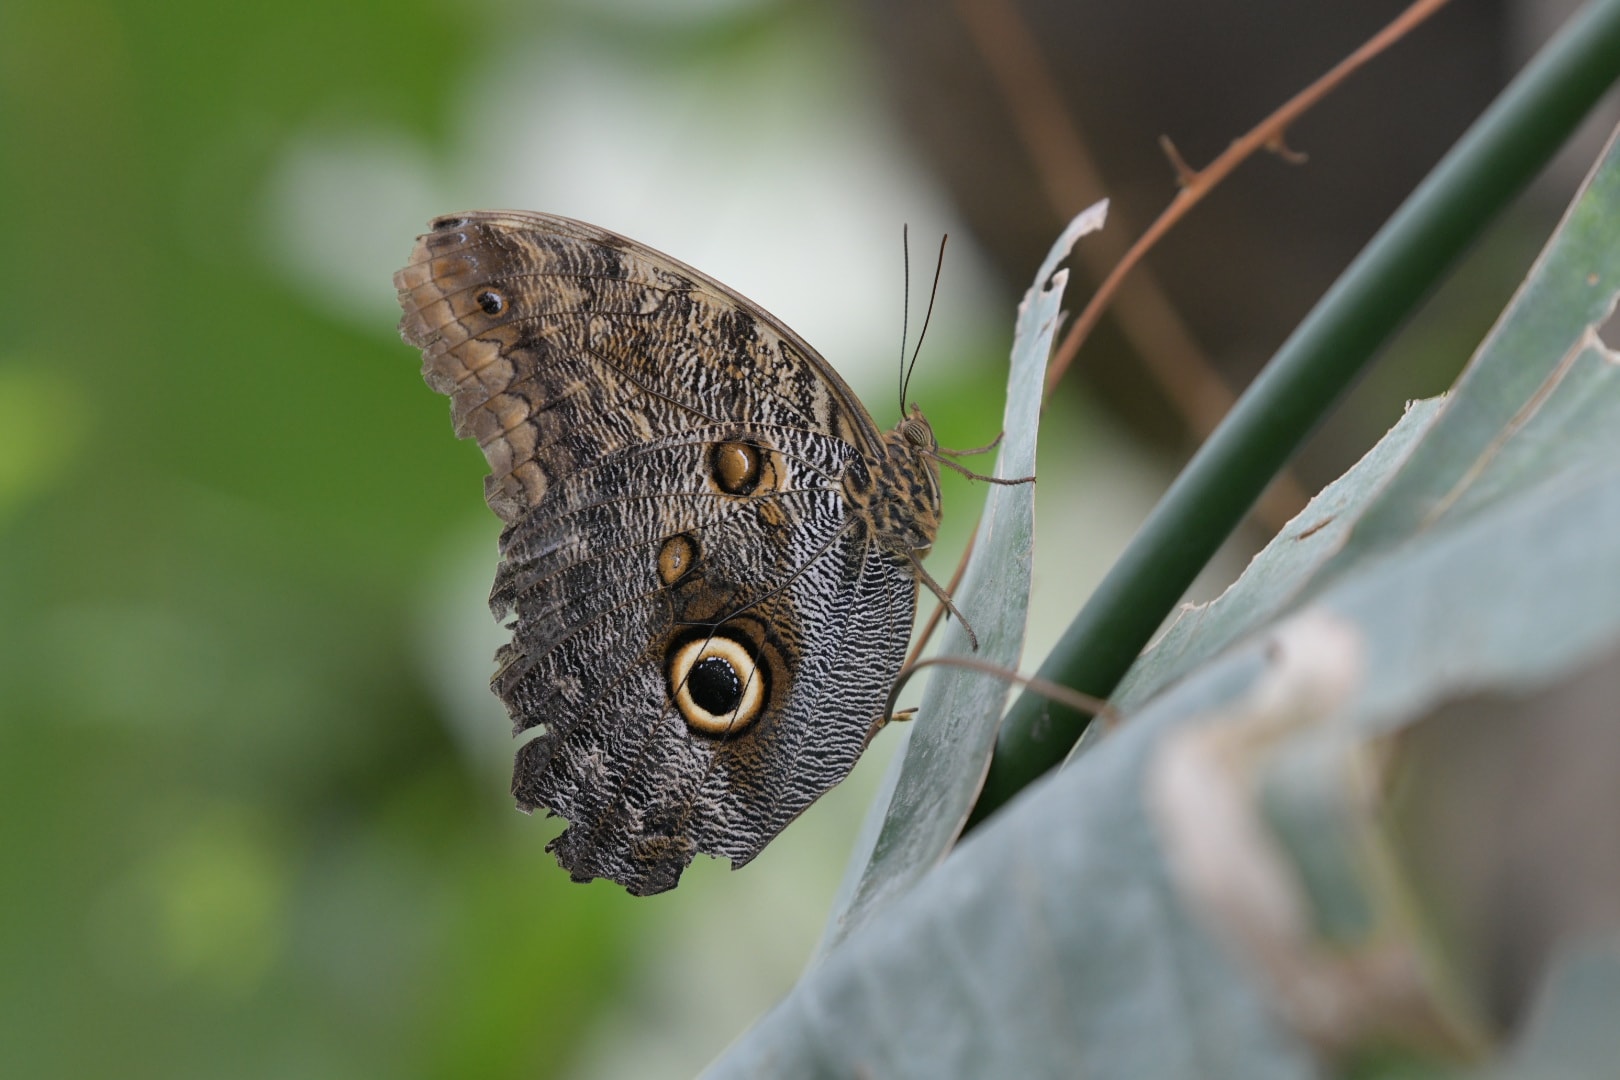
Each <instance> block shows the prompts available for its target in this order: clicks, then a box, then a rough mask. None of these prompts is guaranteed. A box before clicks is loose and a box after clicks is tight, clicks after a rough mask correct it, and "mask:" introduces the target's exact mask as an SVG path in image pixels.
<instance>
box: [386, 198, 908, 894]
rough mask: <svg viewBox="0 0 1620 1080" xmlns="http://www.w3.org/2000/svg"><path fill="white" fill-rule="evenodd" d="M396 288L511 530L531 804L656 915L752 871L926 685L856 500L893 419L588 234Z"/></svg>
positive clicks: (506, 610)
mask: <svg viewBox="0 0 1620 1080" xmlns="http://www.w3.org/2000/svg"><path fill="white" fill-rule="evenodd" d="M395 284H396V286H397V287H398V289H399V295H400V302H401V305H402V307H403V308H404V311H405V316H404V319H403V320H402V322H401V332H402V334H403V335H404V337H405V339H406V340H407V341H409V342H411V343H412V344H414V345H417V346H419V347H420V348H421V349H422V351H423V356H424V363H423V374H424V377H425V378H426V380H427V382H428V383H429V385H431V386H432V387H433V388H434V389H436V390H439V391H440V392H441V393H444V394H447V395H448V396H449V397H450V399H451V411H452V418H453V420H454V423H455V429H456V433H457V434H458V435H460V436H462V437H468V436H470V437H473V438H476V439H477V440H478V443H479V445H480V446H481V447H482V448H483V451H484V454H485V456H486V457H487V458H488V460H489V463H490V467H491V475H490V477H489V478H488V480H487V481H486V485H485V491H486V497H487V498H488V500H489V504H490V506H491V507H492V508H493V509H494V510H495V512H496V513H497V514H498V515H499V516H500V517H501V519H502V520H503V521H504V522H506V529H505V530H504V532H503V534H502V536H501V542H500V550H501V565H500V568H499V570H498V572H497V575H496V581H495V587H494V590H493V593H492V595H491V606H492V608H493V609H494V610H495V612H496V615H497V617H498V618H505V617H506V616H507V615H508V614H510V615H512V616H513V618H512V621H511V623H510V626H511V629H512V640H511V643H510V644H509V645H507V646H506V647H504V648H503V649H502V650H501V653H500V655H499V657H498V662H499V670H498V671H497V674H496V676H495V678H494V680H493V684H492V685H493V688H494V690H495V691H496V693H497V694H498V695H499V696H500V698H501V699H502V701H503V702H505V704H506V706H507V709H508V712H509V713H510V714H511V717H512V720H513V724H514V729H515V731H517V732H519V733H528V734H529V737H528V739H527V741H525V742H524V743H523V744H522V745H521V747H520V748H519V750H518V753H517V761H516V766H515V769H514V775H513V793H514V794H515V795H516V797H517V799H518V803H519V805H520V806H522V807H523V808H525V809H535V808H544V809H547V810H549V811H552V812H554V813H557V814H560V815H561V816H563V817H565V818H567V819H568V821H569V822H570V825H569V827H568V828H567V829H566V830H565V831H564V832H563V834H562V835H561V836H559V837H558V838H557V839H556V840H555V841H554V842H553V845H552V846H553V850H554V851H555V852H556V854H557V857H558V860H559V862H561V863H562V865H563V866H564V867H565V868H567V869H568V870H569V871H570V872H571V873H572V874H573V875H574V877H575V878H577V879H580V880H585V879H588V878H592V877H606V878H611V879H612V880H614V881H617V882H619V883H620V884H622V885H624V886H625V887H626V888H628V889H629V890H630V891H631V892H633V893H638V894H645V893H652V892H658V891H661V890H663V889H667V888H671V887H673V886H674V885H675V884H676V882H677V881H678V879H679V877H680V874H681V872H682V870H684V868H685V867H686V865H687V864H688V863H689V862H690V861H691V859H692V857H693V856H694V854H695V853H697V852H699V851H702V852H706V853H709V854H715V855H724V856H726V857H728V858H730V859H731V860H732V862H733V864H734V865H741V864H742V863H744V862H746V861H748V860H749V859H751V858H753V856H754V855H756V854H758V852H759V850H760V849H761V848H763V847H764V846H765V844H766V843H767V842H769V840H770V839H771V838H772V837H774V836H775V835H776V834H777V833H778V832H779V831H781V829H782V828H783V827H784V826H786V824H787V823H788V822H789V821H791V820H792V819H793V817H795V816H796V815H797V814H798V813H800V812H801V811H802V810H803V809H804V808H805V807H806V806H808V805H809V804H810V803H811V802H812V801H813V800H814V799H815V798H816V797H818V796H819V795H820V794H821V793H822V792H824V791H826V790H827V789H828V788H829V787H831V786H833V785H834V784H836V783H837V782H838V781H839V780H841V779H843V777H844V776H845V775H847V773H848V772H849V770H850V769H851V768H852V767H853V766H854V763H855V760H856V759H857V758H858V757H859V755H860V752H861V750H862V749H863V748H864V746H865V743H866V740H867V737H868V734H869V732H870V730H871V725H872V722H873V720H874V718H875V716H876V714H877V713H878V711H879V710H880V709H881V707H882V703H883V698H884V695H885V694H886V693H887V691H888V688H889V685H890V684H891V683H892V682H893V679H894V676H895V674H896V673H897V672H898V670H899V667H900V664H901V662H902V660H903V656H904V649H905V645H906V639H907V637H908V634H909V629H910V626H911V621H912V616H913V613H914V610H915V604H916V584H915V580H914V577H913V573H912V569H911V567H910V565H909V563H908V562H907V561H906V560H905V559H903V558H901V557H899V556H897V555H896V554H895V553H894V552H893V550H892V549H890V548H888V547H885V545H882V544H879V543H877V542H876V537H875V536H874V531H873V529H872V524H871V520H870V518H869V516H868V515H865V514H863V513H860V512H857V510H856V508H855V507H854V506H852V503H851V499H850V498H849V488H848V486H847V484H846V481H848V482H849V483H854V484H856V485H857V486H859V485H860V484H861V483H863V482H867V483H869V475H870V470H871V468H872V467H873V466H872V465H871V464H870V463H872V462H877V461H879V460H881V457H882V450H881V437H880V436H879V434H878V432H877V431H876V429H875V428H874V426H873V424H872V421H871V419H870V417H868V416H867V414H866V412H865V410H864V409H863V408H862V407H861V405H860V403H859V401H858V400H857V399H856V398H855V397H854V395H853V393H852V392H851V391H850V390H849V388H848V387H847V386H846V385H845V384H844V383H843V381H842V380H841V379H839V378H838V376H837V375H836V373H834V372H833V371H832V370H831V368H829V367H828V366H827V364H826V362H825V361H824V360H822V359H821V358H820V357H819V356H818V355H817V354H816V353H815V352H814V351H813V350H812V349H811V348H810V347H809V346H808V345H806V344H805V343H804V342H803V341H802V340H800V339H799V338H798V337H797V336H796V335H794V334H793V333H792V332H791V331H790V330H788V329H787V328H786V327H785V326H783V325H782V324H781V323H779V322H778V321H776V320H775V319H774V318H772V317H771V316H770V315H769V314H767V313H766V312H764V311H763V310H762V309H760V308H759V307H757V306H756V305H754V304H752V303H750V302H749V301H748V300H746V299H744V298H743V297H741V296H739V295H737V294H736V293H734V292H732V291H731V290H729V289H727V288H726V287H724V286H722V285H720V284H719V283H717V282H715V281H713V280H712V279H710V278H707V277H705V276H704V275H702V274H700V273H698V272H697V271H695V270H693V269H691V268H690V267H687V266H684V265H683V264H681V263H679V262H676V261H675V260H673V259H670V258H668V257H666V256H663V255H660V254H658V253H657V252H654V251H651V250H650V249H648V248H646V247H643V246H641V245H639V244H636V243H634V242H633V241H630V240H627V239H625V238H623V237H620V236H617V235H615V234H613V233H610V232H607V231H605V230H602V229H598V228H595V227H593V226H590V225H585V224H583V223H580V222H575V221H571V220H568V219H566V218H558V217H552V216H548V215H540V214H525V213H472V214H460V215H455V216H452V217H447V218H441V219H439V220H437V221H435V222H434V223H433V228H432V231H431V232H429V233H427V234H426V235H424V236H422V237H421V238H420V239H419V240H418V242H417V245H416V248H415V251H414V252H413V254H412V258H411V262H410V265H408V266H407V267H406V268H405V269H403V270H401V271H400V272H399V273H398V274H397V275H396V276H395Z"/></svg>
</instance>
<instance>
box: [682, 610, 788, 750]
mask: <svg viewBox="0 0 1620 1080" xmlns="http://www.w3.org/2000/svg"><path fill="white" fill-rule="evenodd" d="M669 687H670V696H671V697H672V698H673V699H674V701H675V707H676V708H677V709H679V710H680V712H681V717H682V718H683V719H684V720H685V721H686V723H687V726H689V727H691V728H692V729H693V730H694V731H699V732H702V733H703V734H705V735H735V734H737V733H738V732H739V731H741V730H742V729H743V728H746V727H747V726H748V725H749V724H751V723H753V722H754V720H755V719H756V718H758V716H759V713H760V709H761V708H762V706H763V705H764V704H765V674H764V672H763V671H761V670H760V668H759V665H758V664H756V663H755V662H754V657H753V656H751V655H750V654H749V651H748V647H747V646H746V645H744V644H743V643H742V642H741V641H737V640H736V639H734V638H729V637H724V636H721V635H718V634H717V635H715V636H713V637H700V638H693V639H692V640H690V641H688V642H686V643H684V644H682V645H679V646H677V647H676V648H675V651H674V653H673V654H672V655H671V656H670V662H669Z"/></svg>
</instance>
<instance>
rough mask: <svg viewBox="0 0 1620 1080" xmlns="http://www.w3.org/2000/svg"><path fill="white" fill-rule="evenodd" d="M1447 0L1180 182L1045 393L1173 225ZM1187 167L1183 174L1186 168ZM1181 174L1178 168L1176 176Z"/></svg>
mask: <svg viewBox="0 0 1620 1080" xmlns="http://www.w3.org/2000/svg"><path fill="white" fill-rule="evenodd" d="M1448 2H1449V0H1416V2H1415V3H1413V4H1412V6H1411V7H1409V8H1407V9H1406V10H1405V11H1403V12H1401V14H1400V15H1398V16H1397V17H1396V18H1395V20H1394V21H1393V22H1391V23H1390V24H1389V25H1388V26H1386V27H1384V28H1383V29H1382V30H1380V31H1379V32H1378V33H1376V34H1374V35H1373V36H1372V37H1371V38H1369V39H1368V40H1367V42H1366V43H1365V44H1364V45H1362V46H1361V48H1359V49H1357V50H1356V51H1355V52H1353V53H1351V54H1350V55H1349V56H1347V57H1345V58H1344V59H1343V60H1341V61H1339V63H1338V64H1336V65H1335V66H1334V68H1333V70H1331V71H1329V72H1328V73H1327V74H1326V75H1323V76H1322V77H1321V78H1320V79H1317V80H1316V81H1315V82H1314V83H1312V84H1311V85H1310V86H1308V87H1306V88H1305V89H1304V90H1301V91H1300V92H1299V93H1298V94H1295V95H1294V96H1293V97H1292V98H1290V99H1289V100H1288V101H1287V102H1286V103H1284V104H1283V106H1282V107H1281V108H1279V109H1278V110H1277V111H1276V112H1274V113H1272V114H1271V115H1270V116H1268V117H1266V118H1265V119H1264V120H1262V121H1261V122H1260V123H1259V124H1257V125H1256V126H1255V127H1254V128H1253V129H1252V130H1250V131H1249V132H1248V133H1247V134H1246V135H1244V136H1243V137H1242V138H1240V139H1238V140H1236V141H1235V142H1233V143H1232V145H1231V146H1229V147H1227V148H1226V150H1225V151H1224V152H1222V153H1221V155H1220V156H1219V157H1217V158H1216V159H1215V160H1214V161H1212V162H1210V163H1209V164H1208V165H1206V166H1204V167H1203V168H1202V169H1198V170H1196V171H1191V172H1190V173H1188V174H1186V175H1184V176H1183V178H1182V181H1183V182H1182V185H1181V190H1179V191H1177V192H1176V196H1175V198H1174V199H1172V200H1170V205H1169V206H1167V207H1165V209H1164V212H1163V213H1161V214H1160V215H1159V216H1158V218H1157V219H1156V220H1155V221H1154V222H1153V224H1152V225H1150V226H1148V229H1147V231H1146V232H1144V233H1143V234H1142V235H1141V236H1140V237H1138V238H1137V241H1136V243H1134V244H1132V245H1131V249H1130V250H1129V251H1128V252H1126V253H1125V256H1124V258H1122V259H1120V261H1119V262H1118V263H1117V264H1116V265H1115V266H1114V268H1113V270H1111V271H1110V272H1109V274H1108V276H1107V277H1106V278H1105V279H1104V280H1103V283H1102V284H1101V285H1100V286H1098V288H1097V291H1096V293H1095V294H1094V295H1093V296H1092V298H1091V302H1090V303H1088V304H1087V305H1086V306H1085V309H1084V310H1082V311H1081V312H1080V317H1079V318H1077V319H1076V320H1075V321H1074V324H1073V325H1072V326H1070V327H1069V332H1068V333H1067V334H1065V335H1064V337H1063V344H1061V345H1059V346H1058V349H1057V352H1056V353H1054V354H1053V356H1052V362H1051V364H1050V365H1049V366H1048V367H1047V370H1046V389H1047V393H1048V394H1050V393H1051V392H1052V388H1053V387H1055V386H1056V385H1057V384H1058V381H1059V380H1060V379H1062V378H1063V374H1064V372H1066V371H1068V369H1069V365H1070V364H1071V363H1073V361H1074V355H1075V353H1076V352H1078V351H1079V349H1080V346H1081V344H1082V343H1083V342H1084V341H1085V340H1086V338H1087V337H1088V336H1090V334H1091V331H1092V330H1093V329H1095V327H1096V325H1097V321H1098V320H1099V319H1100V318H1101V317H1102V313H1103V311H1104V310H1105V309H1106V308H1107V307H1108V304H1109V302H1110V301H1111V300H1113V298H1114V296H1115V294H1116V293H1118V292H1119V289H1120V285H1121V283H1122V282H1123V281H1124V280H1125V276H1126V275H1127V274H1129V273H1130V272H1131V270H1132V269H1133V268H1135V267H1136V265H1137V264H1138V263H1139V262H1141V261H1142V257H1143V256H1144V255H1146V254H1147V252H1148V250H1149V249H1151V248H1152V247H1153V245H1154V244H1156V243H1158V242H1159V239H1160V238H1161V237H1162V236H1164V234H1165V233H1167V232H1169V231H1170V228H1171V226H1173V225H1175V224H1176V222H1178V221H1180V220H1181V219H1182V218H1184V217H1186V216H1187V212H1188V211H1190V210H1191V209H1192V208H1193V207H1194V206H1196V205H1197V204H1198V203H1199V202H1200V201H1202V200H1203V198H1204V196H1206V195H1208V194H1209V193H1210V192H1211V191H1213V190H1214V189H1215V187H1216V186H1217V185H1218V184H1220V182H1221V181H1222V180H1225V179H1226V178H1227V177H1228V176H1230V175H1231V174H1232V172H1233V170H1235V169H1236V168H1237V167H1238V166H1239V165H1241V164H1242V163H1243V162H1244V161H1247V160H1248V159H1249V158H1250V157H1252V156H1253V155H1254V154H1255V152H1257V151H1259V150H1266V149H1271V148H1274V147H1275V148H1283V149H1286V143H1285V142H1284V138H1285V137H1286V135H1287V132H1288V128H1289V127H1290V126H1291V125H1292V124H1293V123H1294V122H1295V121H1296V120H1298V119H1299V118H1300V117H1301V116H1303V115H1304V114H1305V113H1306V112H1308V111H1310V109H1311V108H1313V107H1314V106H1315V105H1316V104H1317V102H1319V101H1321V100H1322V99H1323V98H1324V97H1326V96H1327V95H1328V94H1330V93H1332V92H1333V91H1334V90H1336V89H1337V88H1338V87H1339V84H1341V83H1343V82H1344V81H1345V80H1346V79H1348V78H1349V77H1350V76H1351V75H1352V74H1354V73H1355V72H1356V71H1357V70H1359V69H1360V68H1362V67H1363V66H1364V65H1366V64H1367V63H1368V62H1369V61H1371V60H1372V59H1373V58H1374V57H1376V56H1378V55H1379V54H1380V53H1382V52H1383V51H1384V50H1386V49H1388V48H1389V47H1390V46H1391V45H1393V44H1395V43H1396V42H1397V41H1399V40H1401V38H1403V37H1405V36H1406V35H1407V34H1409V33H1411V32H1412V30H1413V29H1415V28H1416V27H1417V26H1418V24H1419V23H1421V22H1423V21H1424V20H1425V19H1427V18H1429V16H1431V15H1433V14H1434V13H1435V12H1437V11H1439V10H1440V9H1441V8H1442V7H1445V5H1446V4H1447V3H1448ZM1185 167H1186V166H1185V164H1183V165H1182V166H1181V169H1185ZM1179 171H1180V169H1178V172H1179Z"/></svg>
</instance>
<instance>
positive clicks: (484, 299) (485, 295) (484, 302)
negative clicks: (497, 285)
mask: <svg viewBox="0 0 1620 1080" xmlns="http://www.w3.org/2000/svg"><path fill="white" fill-rule="evenodd" d="M478 306H479V307H481V308H483V309H484V314H485V315H499V314H500V313H501V308H502V307H503V306H504V305H503V303H502V301H501V294H500V293H497V292H481V293H479V294H478Z"/></svg>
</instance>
